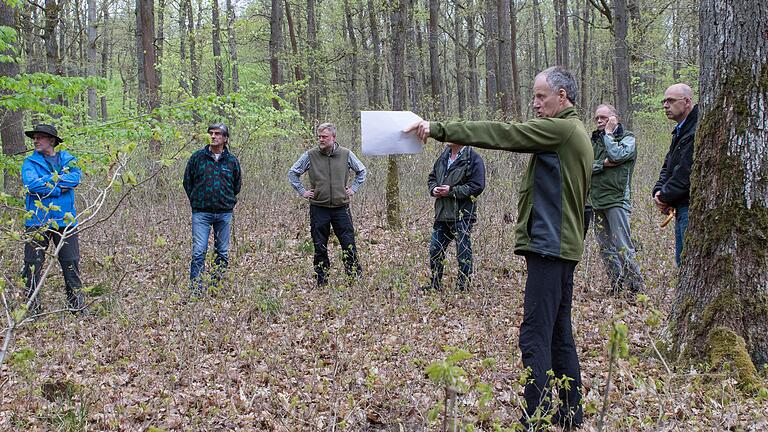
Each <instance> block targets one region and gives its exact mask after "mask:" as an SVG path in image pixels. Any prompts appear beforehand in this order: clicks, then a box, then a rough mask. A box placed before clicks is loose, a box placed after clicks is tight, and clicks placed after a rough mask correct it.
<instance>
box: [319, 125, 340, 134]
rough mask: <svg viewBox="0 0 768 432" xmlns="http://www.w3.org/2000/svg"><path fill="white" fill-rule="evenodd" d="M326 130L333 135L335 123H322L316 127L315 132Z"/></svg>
mask: <svg viewBox="0 0 768 432" xmlns="http://www.w3.org/2000/svg"><path fill="white" fill-rule="evenodd" d="M324 130H327V131H328V132H330V133H331V134H332V135H333V136H336V125H335V124H333V123H323V124H321V125H320V126H318V127H317V129H316V131H317V133H320V131H324Z"/></svg>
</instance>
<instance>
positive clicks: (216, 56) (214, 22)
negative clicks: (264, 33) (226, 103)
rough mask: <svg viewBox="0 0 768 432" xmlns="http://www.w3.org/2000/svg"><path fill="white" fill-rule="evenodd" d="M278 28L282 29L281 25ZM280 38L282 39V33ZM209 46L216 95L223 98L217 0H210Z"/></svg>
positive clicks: (222, 68)
mask: <svg viewBox="0 0 768 432" xmlns="http://www.w3.org/2000/svg"><path fill="white" fill-rule="evenodd" d="M277 3H278V4H279V3H280V1H279V0H277ZM273 4H274V2H273ZM281 15H282V14H281ZM281 24H282V22H281ZM280 27H281V28H282V25H281V26H280ZM280 36H281V37H282V33H281V35H280ZM211 45H212V47H213V75H214V79H215V81H216V95H217V96H224V65H223V64H222V63H221V21H220V20H219V0H211ZM270 47H271V44H270ZM270 53H271V51H270Z"/></svg>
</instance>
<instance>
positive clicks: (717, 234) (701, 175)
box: [671, 0, 768, 387]
mask: <svg viewBox="0 0 768 432" xmlns="http://www.w3.org/2000/svg"><path fill="white" fill-rule="evenodd" d="M699 18H700V37H701V45H700V46H701V59H702V64H701V72H700V83H701V103H700V110H701V113H700V120H699V127H698V130H697V132H696V135H697V136H696V150H695V154H694V166H693V172H692V173H691V184H692V189H691V198H692V201H691V207H690V225H689V227H688V232H687V237H686V243H685V250H684V258H683V267H682V269H681V274H680V278H679V282H678V286H677V298H676V300H675V303H674V306H673V310H672V316H671V336H672V339H673V340H672V342H673V348H674V349H675V351H676V353H678V354H679V355H680V357H679V359H680V360H682V361H684V362H686V363H687V362H699V361H704V362H707V363H709V364H711V365H712V366H713V367H719V366H720V365H721V364H723V363H724V362H729V363H731V364H732V365H733V366H735V368H736V370H737V374H738V377H739V378H740V380H741V382H742V384H743V385H745V386H747V387H752V386H754V385H755V384H756V383H757V381H756V372H755V365H762V364H765V363H768V319H766V316H767V315H768V248H766V244H768V241H767V239H768V128H766V124H768V112H766V104H768V61H767V60H768V39H766V38H765V35H766V34H768V2H765V1H762V0H746V1H745V0H702V3H701V5H700V6H699ZM750 360H751V361H750Z"/></svg>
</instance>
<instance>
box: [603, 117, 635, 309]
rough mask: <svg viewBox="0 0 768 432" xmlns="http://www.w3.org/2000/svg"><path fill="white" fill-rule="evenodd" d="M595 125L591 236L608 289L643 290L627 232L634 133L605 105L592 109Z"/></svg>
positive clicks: (630, 239)
mask: <svg viewBox="0 0 768 432" xmlns="http://www.w3.org/2000/svg"><path fill="white" fill-rule="evenodd" d="M595 124H596V125H597V130H595V131H594V132H592V148H593V150H594V153H595V161H594V162H593V164H592V187H591V188H590V197H591V201H592V209H593V211H594V215H595V237H596V238H597V242H598V243H599V244H600V255H601V256H602V258H603V263H604V264H605V268H606V270H607V272H608V277H609V278H610V282H611V292H613V293H614V294H618V293H619V292H620V291H621V290H622V285H624V286H625V287H626V288H629V290H630V292H632V293H636V292H639V291H641V290H642V289H643V285H644V283H643V276H642V275H641V274H640V266H639V265H638V264H637V260H636V259H635V246H634V245H633V244H632V238H631V236H630V231H629V214H630V212H631V211H632V202H631V199H630V197H631V194H630V192H631V186H632V173H633V171H634V170H635V160H636V159H637V147H636V145H635V135H634V134H633V133H632V132H630V131H628V130H625V129H624V126H623V125H622V124H621V123H619V115H618V112H617V111H616V108H614V107H613V106H611V105H608V104H602V105H600V106H598V107H597V109H596V110H595Z"/></svg>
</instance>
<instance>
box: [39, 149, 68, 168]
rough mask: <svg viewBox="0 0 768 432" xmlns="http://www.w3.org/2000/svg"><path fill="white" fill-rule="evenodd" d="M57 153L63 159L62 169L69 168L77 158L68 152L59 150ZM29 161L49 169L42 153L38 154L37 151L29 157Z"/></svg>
mask: <svg viewBox="0 0 768 432" xmlns="http://www.w3.org/2000/svg"><path fill="white" fill-rule="evenodd" d="M56 153H58V154H59V156H60V157H61V166H62V168H63V167H65V166H67V165H68V164H69V163H70V162H71V161H72V160H73V159H74V158H75V157H74V156H72V155H71V154H69V153H68V152H67V151H66V150H59V151H57V152H56ZM29 160H30V161H32V162H34V163H36V164H39V165H42V166H43V167H45V168H49V167H48V162H46V160H45V156H43V155H42V154H41V153H38V152H37V151H33V152H32V154H31V155H30V156H29Z"/></svg>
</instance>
